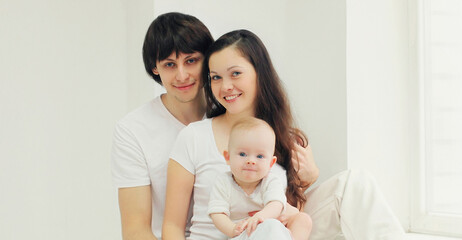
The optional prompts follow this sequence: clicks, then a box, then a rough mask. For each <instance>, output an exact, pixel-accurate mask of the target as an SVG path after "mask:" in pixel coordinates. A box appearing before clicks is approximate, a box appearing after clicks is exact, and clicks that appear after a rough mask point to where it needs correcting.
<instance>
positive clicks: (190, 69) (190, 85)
mask: <svg viewBox="0 0 462 240" xmlns="http://www.w3.org/2000/svg"><path fill="white" fill-rule="evenodd" d="M203 59H204V56H203V55H202V54H201V53H200V52H194V53H179V54H178V55H176V53H175V52H172V54H170V56H168V57H167V58H166V59H164V60H161V61H157V62H156V65H157V66H156V68H154V69H153V73H154V74H156V75H159V76H160V79H161V81H162V85H163V86H164V87H165V90H166V91H167V95H169V96H170V97H173V98H174V99H175V100H177V101H179V102H181V103H186V102H191V101H193V100H195V99H196V98H197V96H198V92H199V90H201V89H202V87H203V84H202V79H201V72H202V61H203Z"/></svg>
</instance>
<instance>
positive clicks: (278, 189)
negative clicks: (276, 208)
mask: <svg viewBox="0 0 462 240" xmlns="http://www.w3.org/2000/svg"><path fill="white" fill-rule="evenodd" d="M272 201H278V202H280V203H281V204H282V207H283V209H285V206H286V202H287V199H286V194H285V188H284V184H283V181H282V180H281V179H280V178H279V177H278V176H276V175H275V174H274V173H271V172H270V173H269V174H268V176H266V177H264V178H263V179H262V180H261V182H260V183H259V184H258V185H257V187H256V188H255V190H254V191H253V193H252V194H247V193H246V192H245V191H244V190H243V189H242V188H241V187H240V186H239V185H238V184H237V183H236V182H235V181H234V179H233V175H232V174H231V172H227V173H226V174H224V175H220V176H218V177H217V180H216V181H215V184H214V186H213V189H212V193H211V194H210V200H209V207H208V211H207V214H209V215H210V214H212V213H224V214H226V215H227V216H228V217H229V218H230V219H231V221H233V222H235V223H237V222H239V221H241V220H244V219H246V218H248V217H249V215H248V213H249V212H254V211H260V210H262V209H263V208H264V207H265V206H266V204H268V203H269V202H272Z"/></svg>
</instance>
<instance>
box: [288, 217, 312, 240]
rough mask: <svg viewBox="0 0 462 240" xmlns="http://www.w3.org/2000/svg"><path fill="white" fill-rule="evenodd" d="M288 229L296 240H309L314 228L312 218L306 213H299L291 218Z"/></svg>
mask: <svg viewBox="0 0 462 240" xmlns="http://www.w3.org/2000/svg"><path fill="white" fill-rule="evenodd" d="M287 228H288V229H289V230H290V231H291V233H292V238H293V239H294V240H308V238H309V236H310V233H311V228H312V222H311V217H310V216H309V215H308V214H306V213H304V212H300V213H297V214H295V215H294V216H292V217H291V218H289V221H288V222H287Z"/></svg>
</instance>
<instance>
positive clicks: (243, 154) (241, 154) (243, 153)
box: [239, 152, 247, 157]
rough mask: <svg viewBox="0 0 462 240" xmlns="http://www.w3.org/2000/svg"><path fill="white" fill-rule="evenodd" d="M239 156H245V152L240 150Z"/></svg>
mask: <svg viewBox="0 0 462 240" xmlns="http://www.w3.org/2000/svg"><path fill="white" fill-rule="evenodd" d="M239 156H241V157H245V156H247V154H245V152H240V153H239Z"/></svg>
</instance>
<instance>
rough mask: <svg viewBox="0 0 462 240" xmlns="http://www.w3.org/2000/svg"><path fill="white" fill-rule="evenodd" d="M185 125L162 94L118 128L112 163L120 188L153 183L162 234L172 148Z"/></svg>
mask: <svg viewBox="0 0 462 240" xmlns="http://www.w3.org/2000/svg"><path fill="white" fill-rule="evenodd" d="M184 127H185V125H184V124H182V123H181V122H180V121H178V120H177V119H176V118H175V117H174V116H173V115H172V114H171V113H170V112H169V111H168V110H167V108H165V106H164V104H163V103H162V100H161V98H160V96H159V97H156V98H154V99H153V100H152V101H150V102H148V103H146V104H144V105H143V106H141V107H139V108H137V109H136V110H134V111H132V112H130V113H129V114H127V115H126V116H125V117H124V118H122V119H121V120H119V122H118V123H117V125H116V127H115V131H114V140H113V146H112V155H111V164H112V166H111V167H112V176H113V183H114V185H115V186H116V187H117V188H126V187H138V186H147V185H151V193H152V231H153V233H154V235H155V236H156V237H157V238H160V237H161V234H162V221H163V214H164V208H165V190H166V185H167V163H168V160H169V154H170V150H171V148H172V146H173V143H174V142H175V139H176V137H177V135H178V133H179V132H180V130H181V129H183V128H184Z"/></svg>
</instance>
